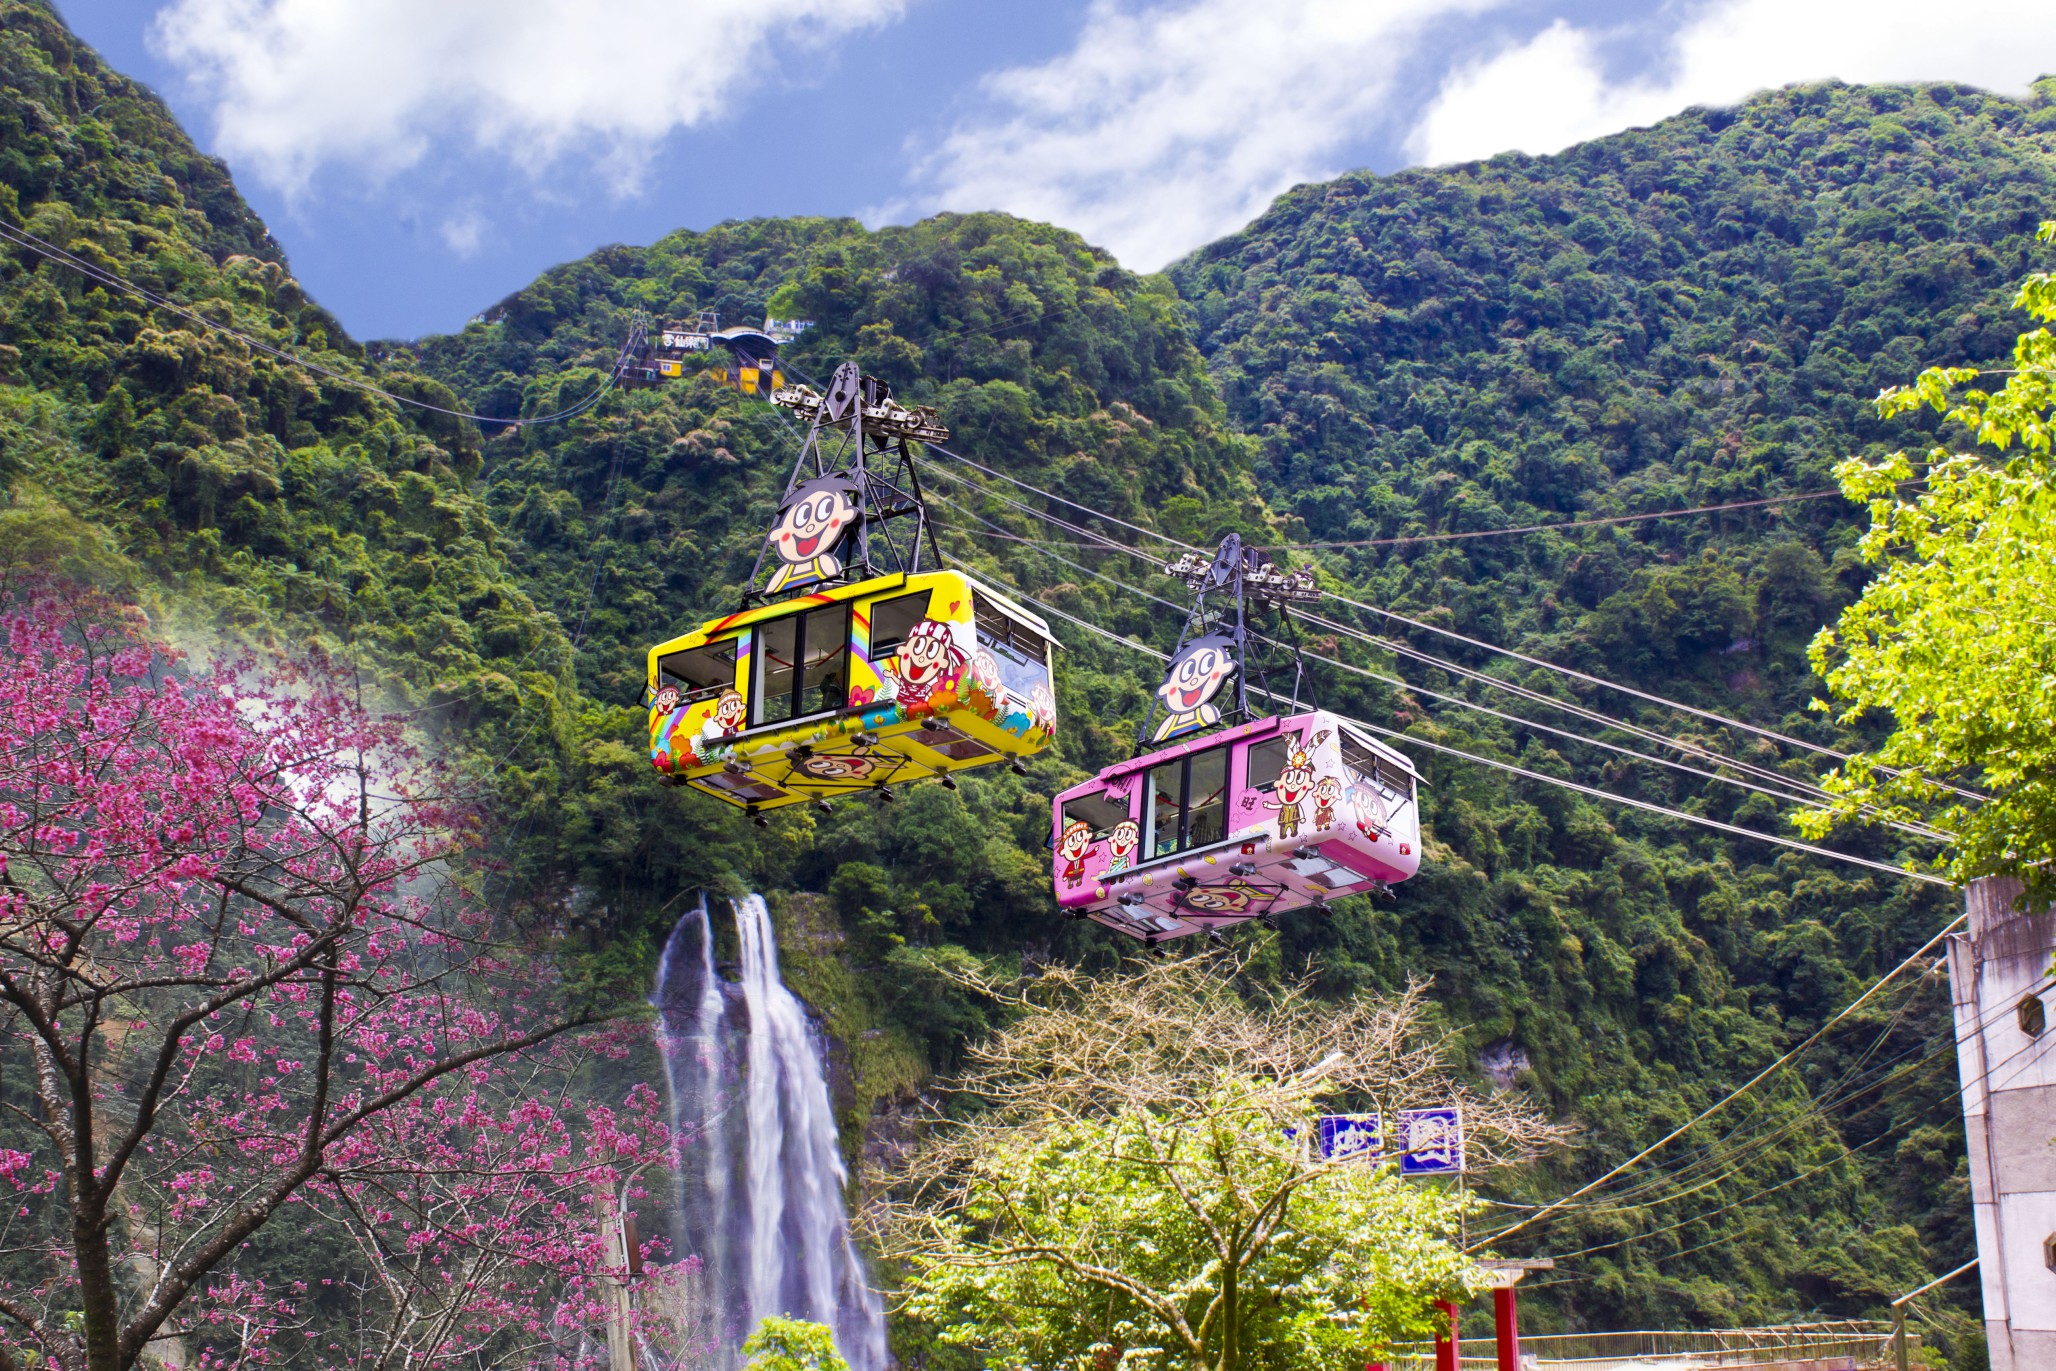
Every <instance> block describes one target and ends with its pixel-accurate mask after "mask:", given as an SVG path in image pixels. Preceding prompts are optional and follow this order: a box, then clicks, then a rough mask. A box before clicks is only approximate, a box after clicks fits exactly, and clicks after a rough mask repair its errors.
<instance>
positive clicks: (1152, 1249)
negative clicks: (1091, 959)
mask: <svg viewBox="0 0 2056 1371" xmlns="http://www.w3.org/2000/svg"><path fill="white" fill-rule="evenodd" d="M1220 970H1221V968H1220V967H1218V966H1216V965H1208V964H1206V963H1205V962H1204V961H1202V960H1200V959H1194V960H1190V961H1185V962H1180V963H1175V964H1172V965H1169V966H1162V967H1147V968H1145V969H1143V970H1140V971H1134V972H1130V973H1127V974H1123V975H1115V976H1107V977H1101V978H1098V979H1096V980H1093V979H1088V978H1085V977H1082V976H1079V975H1077V974H1075V973H1071V972H1067V971H1050V972H1046V973H1045V974H1044V975H1042V976H1041V977H1039V978H1037V980H1036V981H1034V982H1032V983H1031V984H1030V985H1029V986H1028V988H1027V989H1026V990H1025V991H1022V992H1020V993H1019V994H1009V993H1008V992H1006V991H1004V990H1002V989H1001V988H1000V987H998V986H995V985H992V984H990V983H984V988H985V989H986V990H987V992H988V993H994V994H997V995H999V996H1000V997H1001V998H1003V999H1011V1000H1012V1001H1013V1003H1014V1004H1015V1006H1016V1007H1017V1008H1019V1009H1021V1010H1022V1011H1023V1012H1022V1015H1021V1017H1020V1019H1019V1020H1017V1021H1016V1022H1015V1023H1014V1024H1012V1025H1011V1026H1009V1027H1008V1028H1006V1029H1005V1030H1003V1031H1001V1032H1000V1033H998V1034H995V1035H994V1036H993V1037H991V1038H990V1039H988V1040H986V1041H985V1042H984V1043H983V1044H981V1045H980V1046H978V1047H976V1048H974V1049H973V1050H972V1052H971V1065H970V1068H969V1072H968V1075H967V1076H966V1077H965V1079H964V1080H963V1082H962V1083H961V1086H960V1090H959V1094H960V1096H964V1097H968V1098H967V1099H960V1100H959V1101H958V1103H959V1104H962V1105H970V1104H976V1105H982V1106H983V1108H982V1109H978V1110H977V1111H976V1112H973V1113H971V1114H969V1115H968V1116H966V1117H963V1118H961V1119H960V1120H959V1121H957V1122H955V1123H952V1124H949V1125H946V1126H944V1127H942V1128H940V1129H938V1130H937V1131H936V1132H935V1133H934V1134H933V1135H931V1138H930V1140H929V1141H928V1142H927V1143H926V1145H925V1146H924V1147H922V1148H921V1149H920V1150H919V1151H917V1152H916V1153H915V1154H913V1156H912V1157H910V1158H909V1159H908V1160H907V1161H906V1162H905V1163H904V1165H903V1166H902V1168H901V1169H900V1171H899V1172H898V1173H897V1176H896V1179H897V1180H898V1181H899V1183H900V1186H901V1190H900V1193H899V1195H898V1196H897V1197H896V1198H894V1199H889V1200H885V1201H882V1202H881V1203H880V1204H878V1205H877V1206H875V1207H874V1208H873V1210H872V1211H871V1215H870V1217H871V1220H872V1222H873V1225H874V1228H875V1230H876V1232H877V1233H878V1234H879V1236H880V1238H881V1242H882V1246H883V1248H884V1250H885V1251H886V1252H887V1253H888V1254H889V1255H890V1256H892V1257H894V1258H897V1259H898V1260H900V1261H903V1262H904V1263H906V1265H907V1267H908V1268H909V1271H910V1275H909V1278H908V1281H907V1283H906V1286H905V1289H904V1291H903V1292H902V1294H903V1298H904V1301H905V1304H906V1307H907V1309H908V1311H909V1312H911V1313H912V1314H914V1315H916V1316H917V1317H920V1318H923V1319H926V1320H929V1321H931V1322H933V1323H935V1324H937V1325H939V1326H940V1328H941V1337H942V1339H943V1341H945V1342H949V1343H954V1344H957V1345H959V1346H964V1347H969V1348H974V1349H977V1350H980V1351H983V1352H984V1353H985V1354H986V1356H987V1358H988V1359H989V1360H990V1361H992V1362H994V1363H996V1364H998V1365H1002V1366H1008V1367H1028V1366H1038V1367H1049V1366H1059V1365H1069V1366H1083V1365H1086V1364H1087V1363H1094V1364H1112V1363H1117V1362H1122V1361H1127V1360H1158V1359H1160V1360H1161V1361H1162V1362H1163V1363H1165V1364H1168V1365H1175V1366H1182V1367H1189V1368H1192V1369H1193V1371H1242V1369H1243V1368H1256V1367H1265V1368H1281V1369H1282V1368H1309V1371H1310V1369H1311V1368H1315V1367H1330V1366H1334V1365H1338V1364H1340V1363H1342V1362H1344V1361H1348V1360H1361V1359H1362V1358H1363V1357H1364V1356H1365V1355H1368V1354H1373V1353H1376V1352H1378V1351H1381V1350H1383V1349H1385V1348H1387V1347H1389V1346H1390V1345H1391V1344H1392V1343H1393V1342H1395V1341H1400V1340H1406V1339H1417V1338H1425V1337H1429V1336H1432V1334H1433V1332H1434V1326H1435V1313H1434V1308H1433V1303H1432V1302H1433V1301H1434V1300H1437V1299H1457V1300H1461V1299H1463V1298H1465V1297H1466V1296H1467V1295H1468V1294H1469V1293H1470V1292H1471V1291H1472V1290H1473V1289H1475V1288H1476V1287H1477V1286H1478V1285H1479V1284H1480V1271H1479V1268H1478V1267H1477V1265H1476V1263H1475V1262H1474V1261H1473V1259H1472V1258H1471V1257H1470V1256H1467V1255H1466V1254H1465V1251H1464V1249H1463V1247H1462V1244H1461V1242H1460V1240H1459V1233H1460V1231H1461V1220H1462V1217H1463V1214H1464V1211H1465V1207H1466V1205H1465V1202H1464V1200H1463V1199H1461V1198H1460V1197H1459V1196H1458V1195H1457V1194H1455V1193H1454V1192H1452V1191H1449V1190H1446V1189H1440V1188H1433V1187H1426V1186H1420V1185H1417V1184H1415V1183H1412V1182H1408V1181H1402V1180H1401V1179H1399V1177H1398V1176H1397V1175H1395V1174H1394V1172H1393V1170H1392V1168H1391V1166H1390V1165H1389V1164H1380V1163H1379V1162H1377V1161H1375V1160H1373V1159H1372V1158H1370V1157H1368V1156H1367V1155H1364V1154H1363V1153H1359V1154H1357V1155H1355V1156H1353V1157H1351V1156H1337V1157H1332V1158H1331V1157H1328V1156H1325V1155H1324V1154H1323V1151H1322V1149H1321V1147H1320V1144H1319V1141H1318V1135H1319V1129H1318V1120H1319V1117H1320V1116H1321V1115H1322V1114H1324V1113H1328V1112H1331V1111H1333V1110H1334V1109H1337V1108H1339V1107H1341V1106H1342V1105H1343V1104H1344V1103H1345V1102H1349V1101H1354V1102H1356V1103H1358V1104H1366V1105H1370V1106H1372V1107H1375V1108H1377V1109H1378V1110H1380V1111H1381V1112H1383V1113H1385V1115H1386V1116H1387V1117H1390V1111H1391V1109H1393V1108H1394V1107H1397V1106H1399V1105H1401V1104H1417V1103H1423V1102H1427V1101H1433V1102H1435V1103H1438V1104H1439V1103H1446V1102H1448V1101H1450V1100H1451V1099H1461V1100H1462V1102H1463V1103H1464V1104H1465V1106H1466V1121H1467V1124H1468V1127H1469V1132H1470V1138H1471V1140H1472V1143H1473V1146H1474V1149H1475V1152H1474V1156H1475V1157H1476V1159H1478V1160H1490V1159H1500V1160H1504V1159H1510V1158H1512V1157H1516V1156H1526V1155H1528V1154H1529V1153H1530V1152H1531V1151H1532V1150H1533V1149H1534V1148H1535V1147H1536V1146H1537V1145H1538V1144H1540V1143H1541V1142H1543V1141H1545V1140H1547V1139H1548V1138H1549V1137H1550V1136H1552V1130H1551V1129H1549V1127H1548V1126H1547V1125H1545V1124H1544V1123H1543V1122H1542V1121H1541V1120H1540V1118H1539V1117H1538V1116H1536V1115H1535V1114H1534V1113H1532V1112H1531V1111H1530V1110H1529V1109H1528V1108H1527V1106H1525V1105H1524V1104H1522V1103H1519V1102H1518V1101H1516V1100H1513V1099H1511V1098H1508V1097H1505V1096H1495V1097H1491V1098H1475V1097H1466V1096H1465V1094H1464V1092H1462V1091H1461V1090H1460V1089H1459V1088H1458V1087H1456V1086H1455V1085H1454V1083H1453V1082H1452V1081H1450V1080H1449V1078H1448V1076H1447V1074H1446V1073H1445V1071H1444V1070H1443V1069H1442V1063H1441V1049H1440V1045H1439V1043H1438V1042H1436V1041H1435V1040H1434V1039H1433V1038H1432V1037H1430V1036H1429V1035H1427V1034H1426V1033H1425V1032H1424V1031H1423V1021H1422V1002H1421V1000H1420V997H1419V992H1418V989H1415V990H1413V991H1410V992H1408V993H1406V994H1403V995H1400V996H1396V997H1390V998H1387V997H1364V998H1361V999H1358V1000H1356V1001H1354V1002H1352V1003H1350V1004H1349V1005H1347V1006H1344V1007H1341V1008H1337V1009H1333V1010H1324V1009H1321V1008H1319V1007H1316V1006H1314V1005H1312V1004H1310V1003H1308V1002H1307V1001H1306V1000H1305V999H1304V998H1302V996H1301V995H1299V994H1298V993H1297V992H1294V991H1290V990H1288V991H1284V992H1279V993H1277V994H1273V995H1259V996H1257V997H1255V998H1254V1000H1246V999H1245V998H1244V997H1243V995H1242V994H1241V993H1240V992H1239V991H1238V990H1237V988H1236V986H1235V984H1234V981H1233V978H1232V976H1224V975H1221V974H1220ZM1231 970H1232V968H1231ZM1388 1161H1389V1159H1388Z"/></svg>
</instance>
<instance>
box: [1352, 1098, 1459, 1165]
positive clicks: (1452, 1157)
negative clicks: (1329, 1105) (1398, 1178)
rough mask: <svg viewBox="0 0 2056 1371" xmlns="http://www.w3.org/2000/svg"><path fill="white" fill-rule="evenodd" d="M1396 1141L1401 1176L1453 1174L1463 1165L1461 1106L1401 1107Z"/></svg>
mask: <svg viewBox="0 0 2056 1371" xmlns="http://www.w3.org/2000/svg"><path fill="white" fill-rule="evenodd" d="M1326 1122H1327V1121H1326V1120H1325V1119H1324V1120H1322V1123H1323V1124H1324V1125H1325V1124H1326ZM1398 1141H1399V1145H1400V1156H1399V1174H1400V1175H1402V1176H1453V1175H1456V1174H1458V1173H1459V1172H1461V1171H1462V1170H1463V1169H1464V1166H1463V1111H1462V1110H1461V1109H1457V1108H1454V1107H1451V1108H1447V1109H1402V1110H1400V1111H1399V1139H1398Z"/></svg>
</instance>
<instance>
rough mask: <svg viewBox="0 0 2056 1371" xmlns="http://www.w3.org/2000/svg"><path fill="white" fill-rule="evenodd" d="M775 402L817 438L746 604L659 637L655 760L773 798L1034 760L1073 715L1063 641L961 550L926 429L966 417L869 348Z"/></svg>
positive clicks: (683, 774) (680, 776)
mask: <svg viewBox="0 0 2056 1371" xmlns="http://www.w3.org/2000/svg"><path fill="white" fill-rule="evenodd" d="M773 400H774V402H775V403H777V404H779V405H781V406H783V407H785V408H787V409H790V410H792V411H794V412H795V413H796V414H798V415H800V416H801V417H803V418H805V419H807V420H808V423H809V428H808V431H807V436H806V440H805V442H804V444H803V445H802V447H801V450H800V457H799V460H798V462H797V463H795V465H794V467H793V470H792V475H791V477H790V478H789V479H788V480H787V482H786V487H785V495H784V498H783V499H782V500H781V501H780V502H779V505H778V512H777V515H776V517H775V518H774V519H773V521H772V525H771V532H770V535H769V536H768V537H767V538H766V539H765V542H764V545H763V547H762V548H761V549H760V550H759V551H758V553H757V562H756V566H755V568H754V569H753V570H752V572H751V575H750V581H749V589H748V590H747V591H745V593H744V595H743V603H742V606H741V608H740V609H738V610H737V611H736V612H735V613H733V614H730V615H727V616H726V617H724V618H719V619H714V620H710V621H709V622H707V623H705V624H703V625H701V626H700V628H699V629H697V630H696V631H694V632H692V633H688V634H686V635H684V636H683V637H679V638H674V639H672V640H670V641H669V642H665V643H659V644H658V645H657V646H655V647H653V648H651V649H650V652H649V674H648V693H647V695H646V697H645V699H646V703H647V704H648V706H649V710H650V761H651V763H652V764H653V765H654V766H655V767H656V768H657V770H658V771H659V772H661V773H663V774H664V775H666V776H667V777H668V778H670V780H671V781H672V783H673V784H678V785H690V786H692V787H693V788H695V789H697V790H702V791H705V792H706V793H707V794H710V795H714V796H716V797H718V798H720V799H723V800H726V801H728V802H729V803H731V804H735V805H739V806H742V807H743V808H745V809H747V810H749V811H750V813H751V814H753V815H755V814H758V813H759V812H760V811H762V810H767V809H775V808H778V807H779V806H781V805H789V804H797V803H800V802H802V801H806V800H812V801H814V802H816V803H818V804H821V805H823V806H824V807H825V806H826V805H827V804H828V803H829V802H830V801H831V800H833V799H835V798H836V797H838V796H844V795H852V794H861V793H867V792H868V793H873V794H876V795H877V796H878V797H879V798H880V799H881V800H889V799H891V798H892V797H893V791H892V787H893V786H896V785H900V784H903V783H907V782H913V781H919V780H926V779H930V778H935V779H940V780H941V782H942V783H943V784H944V785H946V786H950V787H954V786H955V785H956V782H955V781H954V780H953V779H952V775H953V773H955V772H958V771H966V770H970V769H971V768H974V767H980V766H990V765H993V764H995V763H999V762H1007V763H1009V764H1011V765H1013V766H1014V767H1015V768H1016V769H1019V768H1020V763H1021V759H1022V758H1024V757H1030V756H1033V755H1034V754H1036V753H1038V752H1041V751H1042V750H1043V749H1044V748H1046V747H1048V746H1049V744H1050V740H1051V738H1052V737H1053V736H1054V735H1055V732H1056V701H1055V697H1054V696H1053V695H1052V694H1051V689H1050V654H1051V652H1052V651H1053V650H1054V649H1055V646H1056V645H1055V643H1054V641H1053V640H1052V638H1051V637H1050V632H1049V626H1048V625H1047V624H1045V623H1044V622H1043V620H1042V619H1041V618H1039V617H1038V616H1036V615H1035V614H1033V613H1031V612H1029V611H1028V610H1026V609H1024V608H1023V607H1022V606H1021V605H1020V604H1018V603H1017V602H1015V601H1013V600H1011V599H1009V598H1007V597H1006V596H1004V595H1002V594H1000V593H998V592H997V591H994V590H992V589H991V588H989V587H987V586H983V585H980V584H978V583H977V582H975V581H973V580H971V579H970V578H969V577H968V576H965V575H964V574H963V573H962V572H960V571H955V570H945V569H943V567H942V558H941V553H940V551H939V550H938V549H937V547H936V545H935V531H934V529H933V527H932V526H931V525H930V524H929V521H928V512H927V508H926V506H925V505H924V504H923V502H922V496H921V488H920V481H919V477H918V475H917V474H916V472H915V469H914V462H913V456H912V453H911V451H910V449H909V446H908V445H909V443H911V442H918V441H933V442H942V441H945V440H946V439H947V438H948V437H949V430H948V429H947V428H945V427H944V426H943V425H942V423H941V421H940V420H939V419H938V417H937V416H936V413H935V411H934V410H932V409H926V408H909V407H907V406H905V405H901V404H899V403H898V402H897V401H895V400H894V399H893V398H892V391H891V388H890V387H888V386H887V385H885V383H884V382H882V381H879V380H878V379H876V378H875V377H870V376H864V375H861V374H860V373H859V372H858V370H857V367H856V364H855V363H852V362H845V363H844V364H843V365H842V366H840V367H838V368H837V369H836V371H835V374H834V376H833V378H832V379H831V381H830V384H829V386H828V391H827V393H826V394H825V395H824V394H817V393H816V392H815V391H813V390H812V389H811V388H809V387H806V386H792V387H786V388H781V389H780V390H778V392H777V393H776V394H775V395H774V396H773ZM759 822H761V820H759Z"/></svg>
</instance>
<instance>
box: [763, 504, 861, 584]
mask: <svg viewBox="0 0 2056 1371" xmlns="http://www.w3.org/2000/svg"><path fill="white" fill-rule="evenodd" d="M856 521H857V483H856V482H855V481H852V480H851V479H850V478H849V477H847V476H822V477H818V478H816V479H815V480H812V481H805V482H802V483H801V484H799V485H797V486H794V487H793V489H792V493H791V494H790V495H788V496H786V497H785V503H784V504H782V505H780V506H779V507H778V517H777V518H775V519H773V520H772V521H771V537H770V539H769V543H770V547H771V550H772V551H773V552H775V553H777V554H778V560H779V561H780V562H781V563H783V565H782V566H780V567H779V568H778V570H777V571H775V572H773V573H771V580H770V581H769V583H767V584H766V585H765V587H764V593H765V594H766V595H774V594H776V593H777V592H779V591H781V590H783V589H785V588H786V587H787V586H797V585H807V584H810V583H812V582H814V581H828V580H833V579H834V578H835V577H837V576H840V575H842V559H841V558H840V557H837V556H836V555H835V549H836V548H837V547H838V546H840V545H841V543H842V535H843V534H844V533H845V532H847V531H848V529H849V526H850V525H851V524H854V523H855V522H856Z"/></svg>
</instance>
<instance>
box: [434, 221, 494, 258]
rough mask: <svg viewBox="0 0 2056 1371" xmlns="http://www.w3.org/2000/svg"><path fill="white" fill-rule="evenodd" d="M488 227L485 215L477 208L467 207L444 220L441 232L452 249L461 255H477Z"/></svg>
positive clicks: (444, 240) (445, 242) (446, 243)
mask: <svg viewBox="0 0 2056 1371" xmlns="http://www.w3.org/2000/svg"><path fill="white" fill-rule="evenodd" d="M488 227H490V225H488V224H487V223H486V220H485V216H484V215H482V214H480V213H479V212H478V211H477V210H476V209H466V210H464V211H463V212H462V213H460V214H453V215H451V216H450V217H449V218H447V219H445V220H443V223H442V228H441V230H440V232H441V233H442V235H443V242H444V244H445V245H446V246H447V247H448V248H449V249H450V251H452V252H454V253H456V254H457V255H458V256H459V257H476V256H478V249H479V246H480V245H481V244H482V243H483V242H484V241H485V231H486V229H487V228H488Z"/></svg>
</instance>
